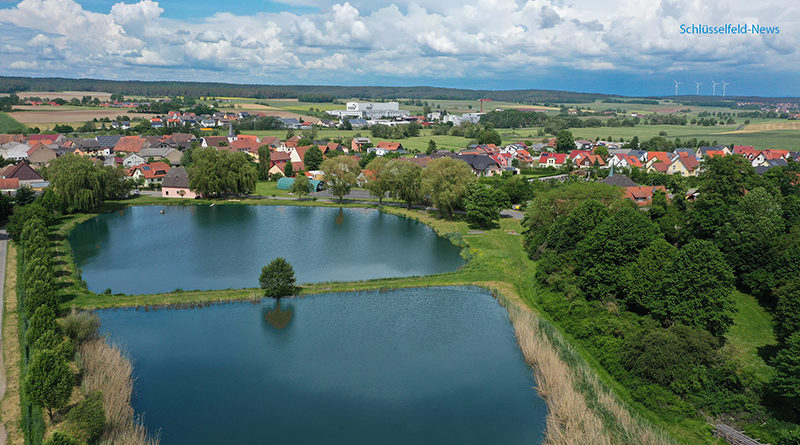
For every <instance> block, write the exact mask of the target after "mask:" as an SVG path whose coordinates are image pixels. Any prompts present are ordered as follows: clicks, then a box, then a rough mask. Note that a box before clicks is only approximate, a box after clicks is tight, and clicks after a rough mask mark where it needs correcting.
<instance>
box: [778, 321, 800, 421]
mask: <svg viewBox="0 0 800 445" xmlns="http://www.w3.org/2000/svg"><path fill="white" fill-rule="evenodd" d="M772 366H773V367H774V368H775V377H773V379H772V385H771V386H772V387H773V388H774V390H775V392H776V393H777V394H778V395H780V396H781V397H783V398H784V399H786V401H787V402H789V405H790V406H793V407H794V409H795V411H798V407H800V331H798V332H795V333H794V334H792V335H791V336H789V338H788V339H787V340H786V345H785V346H784V347H783V348H782V349H781V350H780V351H779V352H778V354H777V355H776V356H775V358H773V359H772Z"/></svg>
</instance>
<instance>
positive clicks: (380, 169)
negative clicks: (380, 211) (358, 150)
mask: <svg viewBox="0 0 800 445" xmlns="http://www.w3.org/2000/svg"><path fill="white" fill-rule="evenodd" d="M389 162H390V161H389V160H388V159H386V158H384V157H382V156H381V157H377V158H375V159H373V160H372V161H370V163H369V164H367V168H366V169H365V173H364V174H365V175H366V177H367V182H366V183H365V184H364V188H365V189H367V191H368V192H369V194H370V195H372V196H374V197H376V198H378V203H379V204H383V197H384V196H385V195H386V193H388V192H389V191H391V190H392V182H393V181H394V177H393V175H392V172H393V170H392V169H389V168H387V166H388V164H389Z"/></svg>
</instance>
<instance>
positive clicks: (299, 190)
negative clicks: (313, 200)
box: [291, 175, 311, 199]
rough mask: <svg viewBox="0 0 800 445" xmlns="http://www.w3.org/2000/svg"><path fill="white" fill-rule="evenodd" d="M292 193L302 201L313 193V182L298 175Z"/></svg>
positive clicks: (306, 177) (304, 176)
mask: <svg viewBox="0 0 800 445" xmlns="http://www.w3.org/2000/svg"><path fill="white" fill-rule="evenodd" d="M291 192H292V193H294V194H295V195H297V199H302V198H303V196H306V195H308V194H309V193H311V182H310V181H309V180H308V176H306V175H297V176H296V177H295V178H294V183H292V188H291Z"/></svg>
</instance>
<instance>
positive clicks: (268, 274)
mask: <svg viewBox="0 0 800 445" xmlns="http://www.w3.org/2000/svg"><path fill="white" fill-rule="evenodd" d="M258 282H259V284H260V285H261V289H263V290H264V296H265V297H269V298H276V299H277V298H282V297H289V296H292V295H295V294H297V292H298V291H299V290H300V288H298V287H297V286H295V277H294V268H292V265H291V264H289V262H288V261H286V258H282V257H278V258H275V259H274V260H272V262H271V263H269V264H267V265H266V266H264V267H263V268H262V269H261V276H260V277H259V278H258Z"/></svg>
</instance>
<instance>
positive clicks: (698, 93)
mask: <svg viewBox="0 0 800 445" xmlns="http://www.w3.org/2000/svg"><path fill="white" fill-rule="evenodd" d="M694 84H695V86H697V91H696V92H695V94H696V95H698V96H699V95H700V85H702V83H700V82H695V83H694Z"/></svg>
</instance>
